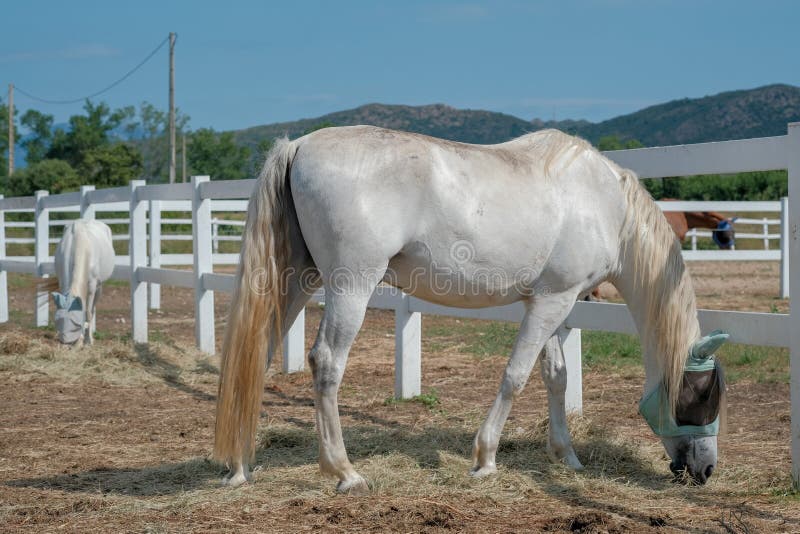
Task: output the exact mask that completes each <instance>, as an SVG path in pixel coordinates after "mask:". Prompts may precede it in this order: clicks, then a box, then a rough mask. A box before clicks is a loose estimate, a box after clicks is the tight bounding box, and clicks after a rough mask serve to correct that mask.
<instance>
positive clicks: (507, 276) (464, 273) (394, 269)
mask: <svg viewBox="0 0 800 534" xmlns="http://www.w3.org/2000/svg"><path fill="white" fill-rule="evenodd" d="M538 278H539V276H538V272H536V271H535V269H526V268H518V269H504V268H500V267H498V266H496V265H488V264H484V265H476V264H473V263H470V262H464V263H463V264H459V263H458V262H436V261H435V260H433V261H432V260H431V259H430V258H419V257H414V256H413V255H409V254H398V255H397V256H395V257H394V258H392V260H391V261H390V262H389V267H388V269H387V272H386V276H384V278H383V281H384V282H385V283H387V284H390V285H393V286H395V287H398V288H400V289H402V290H403V291H404V292H405V293H408V294H409V295H413V296H415V297H417V298H420V299H423V300H427V301H429V302H433V303H436V304H442V305H446V306H454V307H459V308H483V307H487V306H501V305H504V304H510V303H512V302H516V301H518V300H520V299H523V298H527V297H529V296H532V295H534V294H535V292H536V291H537V286H536V283H537V281H538Z"/></svg>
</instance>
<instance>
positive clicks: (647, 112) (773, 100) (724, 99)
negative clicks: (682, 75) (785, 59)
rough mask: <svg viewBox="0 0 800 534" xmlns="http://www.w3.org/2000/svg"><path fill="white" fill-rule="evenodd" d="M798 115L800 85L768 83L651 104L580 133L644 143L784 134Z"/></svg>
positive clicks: (656, 143) (592, 137)
mask: <svg viewBox="0 0 800 534" xmlns="http://www.w3.org/2000/svg"><path fill="white" fill-rule="evenodd" d="M798 120H800V87H794V86H791V85H768V86H766V87H759V88H758V89H750V90H743V91H730V92H726V93H720V94H718V95H713V96H706V97H703V98H693V99H690V98H684V99H681V100H673V101H672V102H667V103H666V104H659V105H656V106H650V107H648V108H645V109H643V110H641V111H637V112H635V113H631V114H629V115H622V116H620V117H615V118H613V119H609V120H607V121H603V122H599V123H595V124H586V125H583V126H581V127H579V128H577V130H576V131H577V133H578V134H580V135H582V136H584V137H586V138H587V139H590V140H592V141H596V140H597V139H599V138H600V137H602V136H604V135H617V136H618V137H620V138H621V139H638V140H639V141H641V142H642V143H643V144H644V145H645V146H661V145H675V144H684V143H702V142H705V141H726V140H729V139H747V138H749V137H764V136H771V135H784V134H786V123H788V122H793V121H798Z"/></svg>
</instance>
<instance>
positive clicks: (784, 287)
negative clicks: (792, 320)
mask: <svg viewBox="0 0 800 534" xmlns="http://www.w3.org/2000/svg"><path fill="white" fill-rule="evenodd" d="M789 224H790V223H789V199H788V198H787V197H783V198H782V199H781V298H782V299H788V298H789Z"/></svg>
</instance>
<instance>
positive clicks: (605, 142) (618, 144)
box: [597, 135, 644, 150]
mask: <svg viewBox="0 0 800 534" xmlns="http://www.w3.org/2000/svg"><path fill="white" fill-rule="evenodd" d="M643 146H644V145H643V144H642V143H640V142H639V141H638V140H637V139H626V140H624V141H623V140H621V139H620V138H619V137H617V136H616V135H606V136H604V137H601V138H600V139H599V140H598V141H597V149H598V150H624V149H628V148H642V147H643Z"/></svg>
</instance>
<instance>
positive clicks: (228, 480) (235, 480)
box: [222, 472, 249, 488]
mask: <svg viewBox="0 0 800 534" xmlns="http://www.w3.org/2000/svg"><path fill="white" fill-rule="evenodd" d="M247 482H249V479H248V477H247V476H245V474H244V473H242V472H238V473H235V474H234V475H227V476H226V477H225V478H223V479H222V485H223V486H230V487H231V488H235V487H237V486H241V485H242V484H245V483H247Z"/></svg>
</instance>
